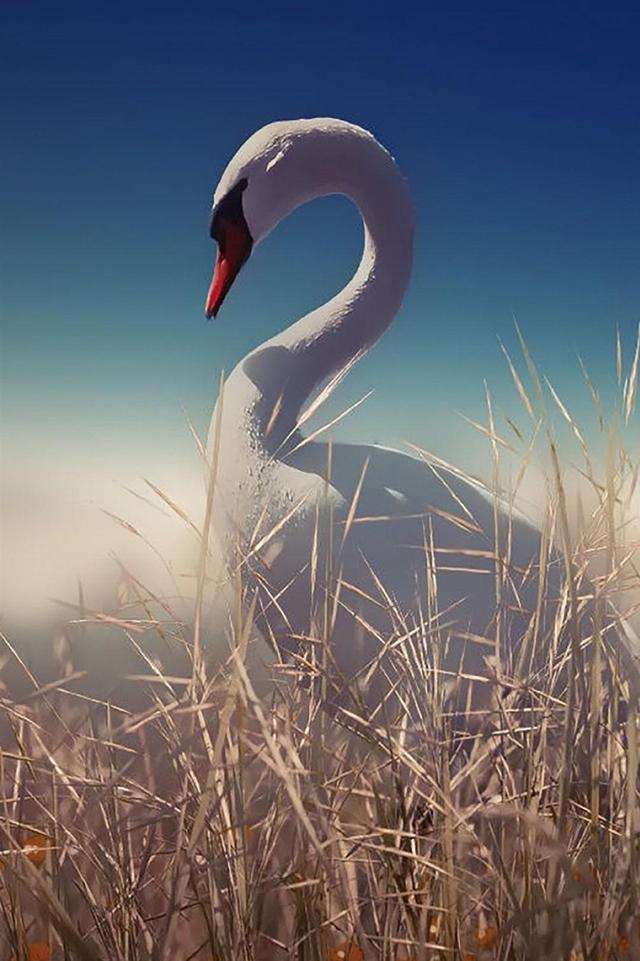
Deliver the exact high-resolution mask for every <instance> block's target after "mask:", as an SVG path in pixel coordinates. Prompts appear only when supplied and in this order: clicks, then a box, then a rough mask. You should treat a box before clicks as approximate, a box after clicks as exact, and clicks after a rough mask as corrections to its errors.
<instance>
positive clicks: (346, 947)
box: [329, 941, 364, 961]
mask: <svg viewBox="0 0 640 961" xmlns="http://www.w3.org/2000/svg"><path fill="white" fill-rule="evenodd" d="M329 961H364V954H363V952H362V949H361V948H359V947H358V945H357V944H355V942H354V941H349V942H348V943H347V942H345V943H344V944H339V945H338V947H337V948H331V952H330V954H329Z"/></svg>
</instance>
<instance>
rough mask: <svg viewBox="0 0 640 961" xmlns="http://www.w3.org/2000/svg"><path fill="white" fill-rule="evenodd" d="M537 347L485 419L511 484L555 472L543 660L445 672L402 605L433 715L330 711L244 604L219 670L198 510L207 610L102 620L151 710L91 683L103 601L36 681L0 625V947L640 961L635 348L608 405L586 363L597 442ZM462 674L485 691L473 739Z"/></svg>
mask: <svg viewBox="0 0 640 961" xmlns="http://www.w3.org/2000/svg"><path fill="white" fill-rule="evenodd" d="M523 357H524V361H523V364H522V368H523V370H522V372H520V373H518V372H517V371H516V367H515V365H514V364H513V363H512V362H511V360H510V359H508V363H509V366H510V368H511V372H512V375H513V377H514V382H515V384H516V387H517V390H518V393H519V395H520V399H521V402H522V411H521V412H520V413H519V414H518V415H517V416H516V415H514V416H513V417H512V418H510V419H508V421H505V432H504V433H505V436H502V434H503V430H502V427H500V426H497V417H496V415H495V414H494V412H493V411H492V407H491V403H490V401H489V400H488V417H487V423H486V425H478V426H479V428H480V429H481V430H483V431H484V432H485V433H486V435H487V440H488V443H489V445H490V452H491V458H492V465H493V466H492V469H493V483H494V485H495V489H496V491H497V490H498V489H500V490H501V492H502V494H501V496H502V498H503V499H504V497H505V493H504V491H505V464H506V462H508V464H509V471H508V472H509V474H510V475H511V477H512V478H513V482H512V487H513V490H512V493H513V494H514V495H517V493H518V491H519V490H520V489H521V488H522V487H523V485H525V484H526V479H527V477H528V473H529V472H532V471H538V472H539V476H544V477H545V478H546V479H545V482H544V483H545V490H546V495H545V503H544V504H543V505H542V510H541V517H542V518H543V523H542V530H543V536H542V541H541V556H540V584H541V590H542V591H544V589H545V583H546V581H545V577H544V571H545V568H546V566H547V565H548V564H549V563H550V562H551V559H552V558H554V557H555V559H556V562H557V563H558V564H560V566H561V568H562V571H563V575H562V596H561V598H560V601H559V603H558V604H557V613H556V618H555V624H554V628H553V630H552V631H551V633H550V634H549V635H545V636H544V637H540V636H539V635H538V634H537V632H536V631H535V612H531V618H532V619H531V625H532V626H531V631H530V632H529V633H528V637H527V638H522V639H517V640H518V641H519V642H521V643H522V644H523V645H525V646H528V647H531V645H539V646H541V647H540V649H538V650H536V651H534V652H533V653H534V655H535V658H534V659H535V660H536V661H539V662H541V663H543V664H544V669H543V670H538V671H537V672H536V674H535V676H531V677H529V678H524V679H523V678H522V677H517V678H511V677H509V676H508V675H507V674H505V672H504V669H503V667H502V664H503V663H506V660H505V661H504V662H503V661H502V659H501V657H500V643H505V644H506V643H509V644H513V643H514V639H513V638H510V639H504V638H503V639H502V641H501V642H499V643H498V645H497V649H496V651H495V653H494V656H493V657H492V658H489V659H488V661H487V671H486V676H485V677H483V678H479V679H478V680H476V681H469V680H468V679H467V680H466V681H465V679H464V678H462V679H461V678H457V679H456V678H450V677H446V676H443V673H442V672H441V671H440V670H439V667H438V665H439V658H440V654H439V652H438V650H436V649H434V650H432V651H431V652H430V655H429V657H428V658H426V659H423V660H422V661H420V662H418V661H417V660H416V659H415V658H414V657H413V654H412V651H413V647H412V645H413V643H414V642H415V640H416V635H415V631H413V630H412V629H410V628H409V627H407V630H406V632H405V635H404V636H403V631H402V624H403V623H406V624H408V623H409V622H408V621H403V617H404V616H405V615H404V612H401V611H398V612H395V613H396V621H397V623H398V624H399V625H400V628H399V630H398V635H397V638H396V642H395V644H394V655H393V656H394V657H395V658H396V664H397V671H396V674H395V680H396V683H397V688H396V695H397V697H398V699H399V700H400V701H401V700H402V697H403V685H404V687H405V688H406V692H405V693H406V697H407V699H408V698H411V697H413V698H414V700H415V690H416V686H417V687H418V688H419V689H420V690H421V691H423V692H424V697H423V698H422V700H421V702H420V703H421V710H420V712H419V716H417V717H416V716H415V715H412V720H411V723H410V724H409V722H408V719H407V716H403V714H402V712H400V713H399V714H398V715H397V716H394V717H387V718H386V719H385V720H384V721H383V720H381V718H382V717H384V715H379V716H378V718H377V719H376V720H375V721H374V722H371V720H370V719H369V718H368V717H367V715H366V714H363V715H362V716H360V717H357V716H356V714H357V712H347V711H344V712H343V713H342V714H341V715H338V716H330V715H329V714H327V712H326V711H324V710H323V709H322V703H321V693H320V691H321V686H320V687H318V686H315V687H314V686H310V685H309V684H306V683H303V681H304V677H303V675H304V674H305V665H304V664H300V663H297V662H293V663H292V662H280V661H279V660H278V659H277V658H276V659H275V660H273V658H272V659H271V660H270V662H269V664H268V666H265V665H262V664H261V661H262V658H263V655H264V654H265V648H264V646H263V645H262V644H261V642H260V640H259V639H257V638H256V636H255V631H254V630H253V629H252V618H251V613H252V612H251V605H250V604H248V603H245V604H243V603H240V602H238V603H237V605H236V609H235V611H234V612H233V616H232V618H231V620H230V624H229V631H228V638H227V643H228V650H229V657H228V658H227V659H226V661H225V663H224V664H222V665H220V664H217V665H213V664H212V663H211V660H210V658H208V657H207V645H206V643H205V640H206V632H207V610H208V606H207V583H208V582H207V562H208V557H207V550H206V546H205V545H206V544H208V536H207V528H208V525H209V523H210V516H207V518H205V526H204V533H203V532H201V536H202V542H203V548H202V557H201V564H200V569H199V577H198V589H197V592H196V593H197V597H196V602H195V606H196V611H195V618H194V624H193V625H191V626H185V625H184V624H183V623H181V622H180V620H179V619H177V618H176V617H175V616H174V615H173V612H172V609H171V605H170V604H169V603H168V602H166V601H165V600H163V599H160V598H157V597H154V596H152V595H151V593H150V592H149V591H147V590H146V589H145V587H144V585H143V584H141V583H139V582H137V581H135V580H134V579H131V580H130V582H129V586H130V588H132V589H133V590H134V597H135V604H131V603H127V604H123V607H122V608H121V609H120V610H118V611H116V612H110V614H109V617H110V620H109V626H110V629H111V630H112V631H113V630H115V631H117V632H118V633H119V634H120V635H121V637H122V639H123V640H124V642H125V643H126V644H128V645H129V646H130V647H131V648H132V650H133V651H134V652H135V654H136V656H137V658H138V660H139V662H140V664H141V669H140V671H139V673H138V675H137V676H136V677H135V678H129V679H128V681H127V682H126V685H125V684H124V682H123V692H124V691H125V689H126V691H128V692H129V693H130V692H131V691H135V692H136V694H137V697H136V699H135V705H134V706H132V704H133V699H132V698H131V697H129V699H127V697H125V695H124V693H123V696H122V697H116V696H114V697H113V698H111V699H109V700H104V699H102V698H100V697H96V698H93V697H89V696H88V695H87V694H86V693H85V692H83V689H82V685H81V679H80V678H77V677H76V676H75V672H76V663H75V659H74V649H75V648H76V647H77V645H78V644H79V643H80V642H81V632H82V631H83V630H85V629H86V628H87V626H88V624H91V626H92V627H95V621H96V617H97V614H96V612H91V611H86V610H83V609H81V608H80V609H79V610H78V611H77V612H76V616H75V617H74V624H73V625H71V626H70V627H69V629H68V631H67V633H66V635H65V637H66V641H65V640H64V639H63V641H62V642H59V643H58V649H57V655H58V661H59V664H60V677H59V679H58V680H54V681H52V682H50V683H47V684H46V685H45V686H43V685H42V682H41V679H40V678H38V677H36V676H34V675H33V674H32V673H31V671H30V668H29V666H28V665H27V664H26V663H23V662H21V659H20V652H19V651H18V650H17V649H16V648H15V647H14V645H13V644H12V639H11V637H10V636H7V637H6V638H4V644H3V647H4V650H3V653H2V658H3V660H2V661H1V662H0V664H1V666H2V670H3V675H4V677H5V678H6V679H7V680H5V683H4V688H3V690H2V697H1V700H0V725H1V726H2V744H3V751H2V754H0V765H1V772H0V777H1V782H2V793H1V796H0V835H1V838H0V851H1V852H2V853H1V855H0V912H1V920H0V959H2V961H4V959H6V961H9V959H10V958H14V959H16V961H24V959H30V961H48V959H51V961H57V959H60V961H61V959H62V958H65V959H85V961H98V959H104V961H125V959H126V961H170V959H171V961H174V959H175V961H190V959H194V961H267V959H273V961H278V959H280V958H282V959H283V961H284V959H291V961H293V959H297V961H363V959H367V961H368V959H382V961H405V959H414V961H427V959H429V961H431V959H440V958H443V959H444V958H451V959H461V961H462V959H464V961H475V959H477V961H489V959H496V961H499V959H504V961H506V959H513V961H520V959H522V961H524V959H527V961H534V959H535V961H543V959H549V961H551V959H554V961H555V959H558V961H560V959H566V961H569V959H571V961H587V959H593V961H595V959H598V961H600V959H603V961H604V959H607V958H610V959H616V958H640V849H639V837H640V835H639V830H640V804H639V801H640V795H639V792H638V787H639V783H640V782H639V780H638V763H639V754H638V751H639V730H638V697H639V694H640V686H639V684H638V675H637V671H636V667H635V661H634V658H633V656H632V654H633V652H632V645H631V642H630V641H626V642H625V640H624V629H623V627H621V625H620V623H619V617H618V614H617V613H616V612H623V613H624V614H625V616H627V617H628V618H629V619H630V620H631V621H632V620H633V618H634V615H635V611H636V606H637V605H638V601H639V600H640V569H639V555H638V552H637V542H636V540H635V538H637V537H638V534H639V532H638V515H639V513H640V512H639V510H638V503H639V498H638V483H637V482H638V463H637V461H635V460H634V458H635V457H637V440H636V441H634V439H633V438H634V431H635V432H636V434H637V426H638V425H637V416H636V414H635V401H636V391H637V382H638V352H637V349H636V352H635V355H634V356H632V358H631V360H630V362H629V363H628V364H626V365H625V364H624V363H623V359H622V356H621V350H620V347H619V345H618V350H617V368H618V385H619V388H620V391H619V403H618V405H617V407H616V410H615V411H614V412H613V413H612V414H611V415H610V416H609V417H605V415H604V413H603V412H602V410H601V409H600V399H599V397H598V394H597V391H596V389H595V388H594V387H593V385H591V383H590V382H589V380H588V377H587V389H588V390H590V392H591V396H592V399H593V403H594V410H595V413H596V417H597V418H598V419H599V421H600V430H599V435H598V436H599V438H600V440H601V442H602V443H601V447H602V451H596V450H594V449H592V448H593V445H591V447H590V446H589V445H587V443H586V442H585V440H584V439H583V434H582V432H581V429H580V426H579V425H578V424H577V423H576V422H575V421H574V420H573V418H572V417H571V415H570V414H569V412H568V411H567V410H566V408H565V407H564V406H563V404H562V401H561V399H560V397H559V396H558V394H556V393H555V391H554V389H553V388H552V387H550V385H547V384H545V383H544V381H543V379H541V377H540V375H539V374H538V371H537V369H536V367H535V366H534V363H533V361H532V360H531V358H530V357H529V355H528V353H527V351H526V347H525V346H524V345H523ZM585 376H586V375H585ZM520 421H522V422H523V423H526V425H527V426H526V428H525V427H522V426H518V422H520ZM558 424H560V425H563V427H558ZM554 425H555V426H554ZM565 434H566V436H567V438H569V439H570V446H569V450H570V453H569V455H568V456H565V455H564V453H563V437H564V436H565ZM629 439H631V441H632V444H633V443H635V444H636V447H635V451H634V449H633V447H632V446H631V447H630V446H629V445H628V440H629ZM598 443H599V442H598ZM574 450H578V452H579V457H580V462H579V464H578V465H577V466H572V465H571V458H572V457H573V451H574ZM212 474H213V475H215V464H214V465H212ZM578 489H579V490H580V492H581V493H580V496H579V497H578V495H577V493H576V491H577V490H578ZM174 506H175V505H174ZM207 514H208V515H209V514H210V512H207ZM634 524H635V529H634ZM554 552H556V553H555V554H554ZM434 575H435V577H436V580H437V570H436V571H434ZM236 587H237V590H238V596H239V595H240V594H241V593H242V585H241V584H240V585H236ZM130 597H131V594H129V598H130ZM100 616H102V619H103V620H104V612H102V614H101V615H100ZM151 641H153V644H157V643H158V642H162V643H163V644H165V643H166V644H167V645H168V646H170V647H171V649H172V650H173V651H174V652H175V657H174V658H173V661H172V664H173V665H174V666H175V665H177V666H175V670H176V672H177V673H175V674H174V673H168V670H167V667H166V665H165V666H164V667H161V666H160V665H159V662H158V661H157V660H156V659H155V657H152V656H151V654H150V653H149V651H150V649H151V646H150V645H151ZM442 643H446V641H445V640H443V641H442ZM316 666H317V665H316ZM173 669H174V668H172V670H173ZM3 675H0V677H2V676H3ZM16 675H20V676H21V692H20V694H19V695H18V694H17V691H16V689H14V688H13V686H12V683H10V682H9V680H8V678H9V677H10V676H12V677H13V676H16ZM465 683H473V684H476V685H483V686H484V690H485V692H486V696H485V698H484V700H485V702H486V703H487V704H488V707H487V708H486V710H483V712H482V715H481V716H479V715H474V716H469V717H468V718H467V721H468V724H467V725H466V730H465V732H464V733H461V731H460V729H459V714H460V691H461V690H462V689H463V688H464V685H465ZM25 691H26V693H25ZM454 715H455V716H456V717H457V718H458V723H457V724H454V721H453V719H454Z"/></svg>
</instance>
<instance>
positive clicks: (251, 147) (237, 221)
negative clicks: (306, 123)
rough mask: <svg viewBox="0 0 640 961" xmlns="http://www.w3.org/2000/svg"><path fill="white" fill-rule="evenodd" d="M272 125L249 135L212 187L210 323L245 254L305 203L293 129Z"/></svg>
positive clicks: (287, 124) (287, 125) (284, 124)
mask: <svg viewBox="0 0 640 961" xmlns="http://www.w3.org/2000/svg"><path fill="white" fill-rule="evenodd" d="M300 123H302V121H292V122H281V123H272V124H268V126H266V127H263V128H262V129H261V130H258V131H257V132H256V133H254V134H253V135H252V136H251V137H250V138H249V139H248V140H247V141H246V142H245V143H244V144H243V145H242V147H240V149H239V150H238V152H237V153H236V154H235V156H234V157H233V158H232V159H231V160H230V162H229V164H228V165H227V167H226V169H225V171H224V173H223V174H222V177H221V178H220V182H219V183H218V186H217V187H216V190H215V194H214V198H213V206H212V210H211V222H210V233H211V237H212V238H213V239H214V240H216V241H217V243H218V256H217V259H216V265H215V270H214V273H213V278H212V281H211V285H210V287H209V293H208V295H207V303H206V314H207V317H215V316H216V314H217V313H218V310H219V309H220V307H221V306H222V302H223V300H224V299H225V297H226V295H227V294H228V292H229V290H230V289H231V286H232V284H233V282H234V280H235V278H236V277H237V276H238V274H239V272H240V270H241V268H242V266H243V265H244V264H245V263H246V261H247V260H248V258H249V256H250V254H251V251H252V250H253V249H254V247H256V246H257V244H259V243H260V241H261V240H263V239H264V238H265V237H266V236H267V234H269V233H270V232H271V230H273V228H274V227H275V226H276V225H277V224H278V223H279V222H280V221H281V220H282V219H283V218H284V217H286V216H287V214H288V213H290V212H291V210H293V208H294V207H296V206H298V204H299V203H301V202H303V200H304V199H306V196H305V189H304V185H303V183H302V181H303V179H304V178H303V177H302V176H301V174H302V173H303V172H304V171H303V169H302V165H301V164H300V163H297V164H296V163H295V154H296V151H295V150H292V147H293V145H294V142H295V140H296V133H298V134H299V132H300V131H298V130H296V126H297V124H300Z"/></svg>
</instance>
